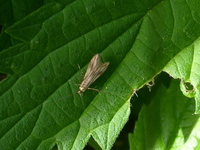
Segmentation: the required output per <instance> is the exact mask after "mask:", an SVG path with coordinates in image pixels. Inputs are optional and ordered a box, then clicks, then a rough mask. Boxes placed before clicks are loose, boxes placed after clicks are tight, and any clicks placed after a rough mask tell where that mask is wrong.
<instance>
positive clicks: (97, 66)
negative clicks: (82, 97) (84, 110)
mask: <svg viewBox="0 0 200 150" xmlns="http://www.w3.org/2000/svg"><path fill="white" fill-rule="evenodd" d="M109 64H110V63H109V62H105V63H102V62H101V58H100V55H99V54H96V55H94V56H93V57H92V59H91V60H90V63H89V65H88V68H87V71H86V73H85V76H84V78H83V81H82V82H81V85H80V86H79V91H78V94H81V93H82V92H84V91H85V90H87V89H92V88H89V86H90V85H91V84H92V83H93V82H94V81H95V80H96V79H97V78H99V77H100V76H101V75H102V74H103V73H104V72H105V71H106V69H107V68H108V65H109ZM93 90H95V89H93Z"/></svg>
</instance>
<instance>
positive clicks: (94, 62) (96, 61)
mask: <svg viewBox="0 0 200 150" xmlns="http://www.w3.org/2000/svg"><path fill="white" fill-rule="evenodd" d="M101 64H102V62H101V58H100V55H99V54H96V55H94V56H93V57H92V59H91V60H90V63H89V65H88V68H87V71H86V73H85V76H84V78H83V80H84V79H86V78H88V77H90V76H91V74H93V72H95V71H96V70H97V68H98V67H99V66H100V65H101Z"/></svg>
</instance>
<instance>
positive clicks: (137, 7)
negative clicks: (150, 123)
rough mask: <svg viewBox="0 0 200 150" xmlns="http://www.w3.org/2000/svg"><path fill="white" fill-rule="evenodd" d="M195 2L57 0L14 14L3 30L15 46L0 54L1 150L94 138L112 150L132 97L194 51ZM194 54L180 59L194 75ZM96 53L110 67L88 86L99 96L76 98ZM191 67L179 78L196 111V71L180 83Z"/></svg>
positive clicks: (79, 144)
mask: <svg viewBox="0 0 200 150" xmlns="http://www.w3.org/2000/svg"><path fill="white" fill-rule="evenodd" d="M36 3H37V2H36ZM22 4H23V3H22ZM30 4H31V3H30ZM180 4H181V5H180ZM199 4H200V2H199V1H198V0H193V1H187V2H186V1H183V0H177V1H161V0H156V1H149V0H134V1H133V0H125V1H115V0H110V1H103V0H96V1H92V0H84V1H81V0H76V1H67V0H60V1H51V2H48V3H46V4H45V5H42V2H41V3H39V2H38V3H37V4H35V5H34V6H38V7H39V6H40V7H39V8H38V9H37V10H35V8H37V7H34V8H33V9H31V10H32V11H33V10H35V11H33V12H32V11H26V12H30V14H29V15H27V16H26V17H24V18H23V19H21V18H22V17H20V16H23V15H21V12H20V13H17V12H16V14H14V13H13V14H12V15H17V16H18V18H19V20H18V21H16V22H15V23H14V24H13V25H12V26H10V27H9V28H5V32H6V33H7V34H8V35H9V36H10V37H11V38H14V39H15V40H17V41H20V43H18V44H16V43H15V44H13V45H12V46H10V47H8V48H7V49H4V50H2V51H1V52H0V58H1V59H0V72H1V73H4V74H7V75H8V77H7V78H6V79H4V80H3V81H1V83H0V118H1V119H0V120H1V121H0V126H1V128H0V137H1V139H0V147H1V148H3V149H4V150H6V149H9V150H10V149H42V150H44V149H51V148H53V147H54V146H55V145H56V144H57V146H58V149H60V150H62V149H83V148H84V147H85V145H86V144H87V142H88V140H89V139H90V138H91V137H92V138H93V139H94V141H96V142H97V144H98V145H99V147H101V148H102V149H105V150H106V149H111V147H112V146H113V144H114V142H115V140H116V138H117V136H118V135H119V133H120V131H121V130H122V128H123V127H124V125H125V123H126V122H127V120H128V117H129V114H130V98H131V97H132V95H133V94H134V92H135V91H136V90H138V89H140V88H141V87H143V86H144V85H146V84H147V83H148V82H149V81H151V80H152V78H154V77H155V76H156V75H158V74H159V73H160V72H161V71H163V70H164V71H166V72H168V73H169V74H170V75H172V76H174V77H176V76H175V75H173V74H172V72H170V71H172V70H173V69H172V67H173V66H174V64H173V63H171V61H173V60H174V59H176V56H178V55H181V54H182V53H183V54H184V55H185V54H186V53H185V52H184V51H185V49H187V48H188V47H190V46H191V45H194V44H195V43H196V45H198V37H199V35H200V26H199V22H200V18H199V16H198V13H199V7H197V6H199ZM14 6H16V5H14ZM24 6H25V5H24ZM25 8H26V7H25ZM27 8H29V7H27ZM1 11H2V10H1ZM27 14H28V13H27ZM0 40H1V41H6V40H7V39H6V38H4V37H3V36H2V38H0ZM2 47H3V46H2ZM188 51H189V54H190V53H191V49H189V50H188ZM192 52H193V58H194V59H192V57H189V56H188V55H187V54H186V56H185V57H186V58H185V60H187V58H189V59H188V60H189V61H190V62H189V63H188V64H189V65H190V64H191V63H193V62H197V64H196V67H194V68H193V69H194V70H195V71H196V70H197V69H198V68H199V67H198V59H196V58H198V49H195V50H192ZM97 53H100V55H101V57H102V60H103V62H107V61H109V62H110V66H109V68H108V69H107V71H106V72H105V73H104V74H103V75H102V76H101V77H100V78H99V79H98V80H97V81H96V82H95V83H94V84H93V85H91V86H90V87H91V88H96V89H100V90H101V91H100V92H99V93H98V92H95V91H91V90H86V92H84V93H83V96H82V97H80V95H78V93H77V91H78V86H77V84H80V83H81V79H82V77H83V76H84V73H85V71H86V69H87V64H88V63H89V61H90V60H91V58H92V57H93V56H94V55H95V54H97ZM194 56H195V57H194ZM179 63H180V64H179V65H180V66H181V67H183V66H184V63H182V62H181V61H179ZM193 69H191V68H190V67H189V66H187V68H183V70H185V72H187V74H185V75H184V76H181V77H179V76H177V78H181V79H182V80H181V81H182V83H186V82H189V83H191V85H192V86H193V87H194V89H195V92H193V93H192V96H193V94H194V95H195V100H196V104H197V105H196V110H195V111H196V112H199V110H200V107H199V105H198V104H199V94H198V93H199V88H198V87H199V79H198V78H197V77H198V76H199V73H198V71H196V74H195V75H196V77H195V78H193V79H194V80H195V82H193V81H192V80H187V79H188V78H185V76H187V75H188V73H189V74H191V72H192V71H193ZM79 79H80V80H79ZM191 79H192V78H191Z"/></svg>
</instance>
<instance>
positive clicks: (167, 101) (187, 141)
mask: <svg viewBox="0 0 200 150" xmlns="http://www.w3.org/2000/svg"><path fill="white" fill-rule="evenodd" d="M178 88H179V82H178V81H174V80H172V82H171V85H170V87H169V89H166V87H165V86H163V84H161V85H160V86H159V88H158V91H157V93H156V95H154V96H153V98H152V101H151V103H150V104H149V105H148V106H146V105H144V106H143V107H142V110H141V112H140V115H139V120H138V122H137V123H136V126H135V132H134V134H130V135H129V142H130V149H132V150H140V149H154V150H157V149H158V150H160V149H185V150H186V149H187V150H193V149H198V147H199V136H200V134H199V130H200V128H199V127H200V119H199V115H194V114H193V112H194V108H195V103H194V100H192V99H189V98H187V97H185V96H184V95H183V94H182V93H181V91H180V90H177V89H178ZM161 95H162V97H161Z"/></svg>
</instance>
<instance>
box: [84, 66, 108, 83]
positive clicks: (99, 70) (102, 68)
mask: <svg viewBox="0 0 200 150" xmlns="http://www.w3.org/2000/svg"><path fill="white" fill-rule="evenodd" d="M109 64H110V63H109V62H106V63H103V64H102V65H100V66H98V68H97V69H96V70H94V71H93V72H92V73H93V74H92V75H91V76H88V77H87V78H86V80H85V81H86V82H87V83H86V85H88V87H89V86H90V85H91V84H92V83H93V82H94V81H95V80H96V79H97V78H99V77H100V76H101V75H102V74H103V73H104V72H105V71H106V69H107V68H108V66H109Z"/></svg>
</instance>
